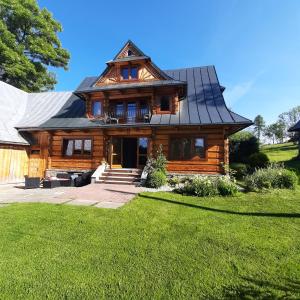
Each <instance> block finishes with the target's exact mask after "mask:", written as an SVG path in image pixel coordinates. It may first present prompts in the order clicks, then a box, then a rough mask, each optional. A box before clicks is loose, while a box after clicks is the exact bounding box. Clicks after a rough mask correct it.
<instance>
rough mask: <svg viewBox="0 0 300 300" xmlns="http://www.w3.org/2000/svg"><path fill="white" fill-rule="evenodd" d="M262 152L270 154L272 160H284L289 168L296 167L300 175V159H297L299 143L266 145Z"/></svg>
mask: <svg viewBox="0 0 300 300" xmlns="http://www.w3.org/2000/svg"><path fill="white" fill-rule="evenodd" d="M262 152H264V153H265V154H266V155H268V157H269V159H270V161H272V162H283V163H284V165H285V166H286V167H287V168H289V169H294V170H295V171H296V172H297V173H298V176H300V160H296V159H295V158H296V157H297V155H298V145H295V144H293V143H284V144H276V145H265V146H263V147H262Z"/></svg>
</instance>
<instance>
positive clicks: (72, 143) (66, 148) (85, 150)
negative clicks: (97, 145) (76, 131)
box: [62, 138, 92, 157]
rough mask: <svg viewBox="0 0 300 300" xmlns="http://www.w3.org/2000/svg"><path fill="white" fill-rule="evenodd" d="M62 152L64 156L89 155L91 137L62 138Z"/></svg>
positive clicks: (90, 152)
mask: <svg viewBox="0 0 300 300" xmlns="http://www.w3.org/2000/svg"><path fill="white" fill-rule="evenodd" d="M62 154H63V156H66V157H74V156H75V157H76V156H91V155H92V139H69V138H64V139H63V145H62Z"/></svg>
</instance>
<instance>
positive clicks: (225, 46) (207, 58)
mask: <svg viewBox="0 0 300 300" xmlns="http://www.w3.org/2000/svg"><path fill="white" fill-rule="evenodd" d="M38 2H39V4H40V6H41V7H45V8H47V9H48V10H49V11H51V12H52V13H53V16H54V18H55V19H56V20H58V21H59V22H60V23H61V24H62V26H63V32H62V33H60V34H59V37H60V40H61V42H62V45H63V47H64V48H66V49H68V51H69V52H70V54H71V60H70V65H69V69H68V71H64V70H62V69H51V71H54V72H55V73H56V76H57V80H58V84H57V85H56V87H55V90H57V91H70V90H74V89H75V88H76V87H77V86H78V85H79V84H80V82H81V81H82V79H83V78H84V77H86V76H96V75H99V74H100V73H101V72H102V71H103V69H104V68H105V62H106V61H108V60H110V59H112V58H113V57H114V56H115V54H116V53H117V52H118V51H119V50H120V48H121V47H122V46H123V45H124V43H125V42H126V41H127V40H128V39H131V40H132V41H133V42H134V43H135V44H136V45H137V46H138V47H139V48H140V49H141V50H142V51H143V52H144V53H146V54H147V55H149V56H150V57H151V58H152V61H153V62H154V63H155V64H156V65H158V66H159V67H160V68H161V69H163V70H164V69H175V68H183V67H196V66H206V65H215V67H216V70H217V74H218V78H219V81H220V84H221V85H223V86H225V87H226V90H225V92H224V97H225V101H226V103H227V105H228V107H229V108H231V109H232V110H233V111H235V112H237V113H239V114H241V115H243V116H245V117H248V118H250V119H254V118H255V116H256V115H258V114H261V115H262V116H263V117H264V119H265V120H266V122H267V123H271V122H275V121H276V119H277V117H278V115H279V114H280V113H282V112H285V111H288V110H289V109H291V108H293V107H295V106H297V105H300V1H299V0H226V1H225V0H205V1H204V0H185V1H182V0H172V1H170V0H151V1H149V0H148V1H144V0H131V1H130V2H128V1H124V0H122V1H119V0H117V1H112V0H111V1H109V0H106V1H102V0H85V1H82V0H63V1H61V0H60V1H59V0H39V1H38Z"/></svg>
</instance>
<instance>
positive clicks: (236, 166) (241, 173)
mask: <svg viewBox="0 0 300 300" xmlns="http://www.w3.org/2000/svg"><path fill="white" fill-rule="evenodd" d="M230 169H231V170H233V171H234V172H231V173H232V174H233V176H234V177H235V178H236V179H243V178H244V177H245V176H246V175H247V174H248V172H249V170H248V169H249V168H248V165H246V164H243V163H232V164H230Z"/></svg>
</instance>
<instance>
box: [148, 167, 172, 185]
mask: <svg viewBox="0 0 300 300" xmlns="http://www.w3.org/2000/svg"><path fill="white" fill-rule="evenodd" d="M166 183H167V177H166V174H165V173H164V172H162V171H160V170H154V171H152V172H151V173H149V174H148V176H147V179H146V186H147V187H149V188H155V189H157V188H159V187H161V186H163V185H165V184H166Z"/></svg>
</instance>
